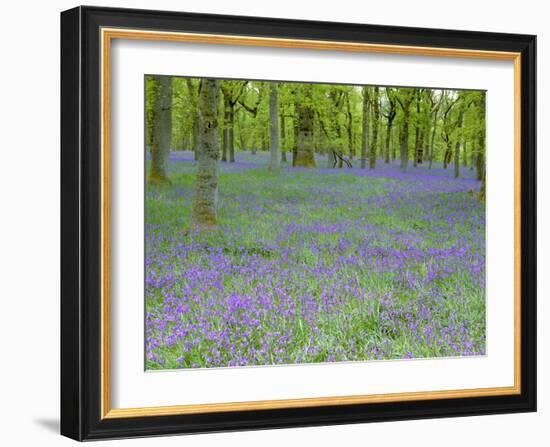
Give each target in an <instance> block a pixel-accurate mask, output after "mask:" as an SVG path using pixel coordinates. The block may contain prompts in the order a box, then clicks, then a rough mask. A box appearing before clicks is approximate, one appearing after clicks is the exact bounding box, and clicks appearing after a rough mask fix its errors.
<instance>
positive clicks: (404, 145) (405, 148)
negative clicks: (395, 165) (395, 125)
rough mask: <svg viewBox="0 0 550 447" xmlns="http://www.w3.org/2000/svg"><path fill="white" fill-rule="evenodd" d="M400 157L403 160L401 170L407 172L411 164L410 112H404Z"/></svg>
mask: <svg viewBox="0 0 550 447" xmlns="http://www.w3.org/2000/svg"><path fill="white" fill-rule="evenodd" d="M399 156H400V158H401V164H400V168H401V170H402V171H406V170H407V166H408V164H409V113H408V110H404V111H403V123H402V124H401V132H400V134H399Z"/></svg>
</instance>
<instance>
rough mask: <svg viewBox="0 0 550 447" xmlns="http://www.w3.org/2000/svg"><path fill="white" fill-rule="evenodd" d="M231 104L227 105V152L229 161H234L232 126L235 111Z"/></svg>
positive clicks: (233, 124)
mask: <svg viewBox="0 0 550 447" xmlns="http://www.w3.org/2000/svg"><path fill="white" fill-rule="evenodd" d="M233 107H234V106H233V104H230V105H229V127H228V128H227V152H228V155H229V163H235V139H234V138H233V135H234V126H235V113H234V108H233Z"/></svg>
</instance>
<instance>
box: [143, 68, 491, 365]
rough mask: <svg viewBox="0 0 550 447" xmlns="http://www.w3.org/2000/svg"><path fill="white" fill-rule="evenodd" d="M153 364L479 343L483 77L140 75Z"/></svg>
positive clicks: (435, 352)
mask: <svg viewBox="0 0 550 447" xmlns="http://www.w3.org/2000/svg"><path fill="white" fill-rule="evenodd" d="M144 83H145V88H144V94H145V110H144V120H145V128H146V131H145V142H144V152H145V153H144V157H145V179H144V181H145V185H146V186H145V257H146V258H145V330H146V343H145V367H146V369H148V370H160V369H176V368H212V367H237V366H260V365H282V364H301V363H322V362H344V361H371V360H394V359H414V358H436V357H462V356H479V355H485V348H486V346H485V341H486V321H485V313H486V309H485V104H486V98H485V96H486V95H485V92H484V91H471V90H451V89H446V90H444V89H431V88H420V87H418V88H412V87H394V86H391V87H389V86H372V85H367V86H355V85H338V84H312V83H297V82H275V81H250V80H218V79H210V78H186V77H175V76H153V75H150V76H146V77H145V80H144Z"/></svg>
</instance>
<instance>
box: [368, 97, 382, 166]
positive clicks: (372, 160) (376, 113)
mask: <svg viewBox="0 0 550 447" xmlns="http://www.w3.org/2000/svg"><path fill="white" fill-rule="evenodd" d="M378 92H379V88H378V87H374V94H373V98H372V102H373V105H372V114H373V116H372V142H371V145H370V157H369V168H370V169H374V168H375V167H376V156H377V153H376V152H377V149H378V122H379V120H380V103H379V94H378Z"/></svg>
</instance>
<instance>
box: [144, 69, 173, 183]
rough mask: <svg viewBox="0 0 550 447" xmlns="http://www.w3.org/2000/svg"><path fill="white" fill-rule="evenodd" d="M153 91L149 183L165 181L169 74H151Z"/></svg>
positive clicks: (169, 120)
mask: <svg viewBox="0 0 550 447" xmlns="http://www.w3.org/2000/svg"><path fill="white" fill-rule="evenodd" d="M152 80H153V81H152V84H153V89H154V92H155V99H154V107H155V111H154V113H153V114H152V124H151V128H152V129H151V130H152V138H151V165H150V170H149V182H150V183H156V184H161V183H166V182H167V181H168V178H167V176H166V161H167V159H168V154H169V153H170V144H171V142H172V78H171V77H170V76H153V77H152Z"/></svg>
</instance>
